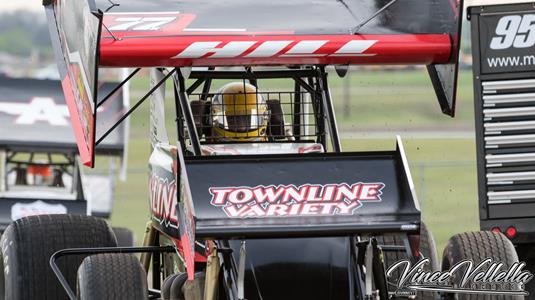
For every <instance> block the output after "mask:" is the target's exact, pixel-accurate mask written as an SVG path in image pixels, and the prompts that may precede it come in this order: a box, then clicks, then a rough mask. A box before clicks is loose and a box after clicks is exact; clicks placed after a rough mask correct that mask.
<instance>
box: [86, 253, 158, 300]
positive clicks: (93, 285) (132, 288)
mask: <svg viewBox="0 0 535 300" xmlns="http://www.w3.org/2000/svg"><path fill="white" fill-rule="evenodd" d="M77 293H78V299H80V300H101V299H114V300H145V299H148V288H147V277H146V273H145V271H144V270H143V267H142V266H141V263H140V262H139V260H138V259H137V258H136V256H134V255H132V254H121V253H106V254H97V255H91V256H88V257H86V258H85V259H84V261H83V262H82V265H81V266H80V268H79V269H78V280H77Z"/></svg>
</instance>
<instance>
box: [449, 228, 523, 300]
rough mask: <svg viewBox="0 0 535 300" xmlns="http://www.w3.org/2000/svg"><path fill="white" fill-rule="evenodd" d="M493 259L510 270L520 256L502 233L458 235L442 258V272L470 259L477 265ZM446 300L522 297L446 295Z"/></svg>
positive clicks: (488, 232) (481, 232) (466, 233)
mask: <svg viewBox="0 0 535 300" xmlns="http://www.w3.org/2000/svg"><path fill="white" fill-rule="evenodd" d="M487 258H492V259H493V260H494V261H499V262H503V263H504V268H505V269H506V268H508V267H509V266H511V265H512V264H513V263H514V262H518V256H517V254H516V251H515V248H514V246H513V244H512V243H511V241H510V240H509V239H507V238H506V237H505V236H504V235H503V234H501V233H494V232H490V231H478V232H465V233H461V234H456V235H454V236H453V237H451V238H450V240H449V241H448V244H447V245H446V248H445V249H444V254H443V258H442V270H443V271H446V270H449V269H450V268H451V266H452V265H454V264H456V263H458V262H460V261H462V260H465V259H468V260H472V261H473V262H474V263H475V264H478V263H480V262H481V261H483V260H485V259H487ZM445 296H446V297H445V299H458V300H477V299H485V300H498V299H499V300H520V299H524V297H522V296H503V295H499V296H491V295H467V294H446V295H445Z"/></svg>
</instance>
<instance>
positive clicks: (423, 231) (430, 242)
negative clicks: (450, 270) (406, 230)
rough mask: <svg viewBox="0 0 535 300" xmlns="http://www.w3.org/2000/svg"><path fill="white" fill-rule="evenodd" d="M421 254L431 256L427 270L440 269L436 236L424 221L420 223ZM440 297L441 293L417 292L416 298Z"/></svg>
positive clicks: (421, 299)
mask: <svg viewBox="0 0 535 300" xmlns="http://www.w3.org/2000/svg"><path fill="white" fill-rule="evenodd" d="M420 255H421V256H423V257H424V258H429V264H428V265H427V268H426V271H431V272H435V271H440V266H439V263H438V254H437V246H436V244H435V238H434V237H433V233H432V232H431V230H429V228H427V225H425V223H424V222H421V223H420ZM438 297H439V295H438V293H436V292H417V293H416V299H418V300H427V299H438Z"/></svg>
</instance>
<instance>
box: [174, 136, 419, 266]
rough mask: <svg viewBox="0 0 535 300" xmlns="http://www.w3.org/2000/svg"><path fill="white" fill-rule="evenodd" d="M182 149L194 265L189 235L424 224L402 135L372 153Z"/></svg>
mask: <svg viewBox="0 0 535 300" xmlns="http://www.w3.org/2000/svg"><path fill="white" fill-rule="evenodd" d="M177 152H178V154H177V155H178V156H179V160H178V161H179V162H180V164H179V169H180V171H178V172H180V174H178V175H179V176H177V178H179V180H180V185H179V187H178V195H179V196H178V197H179V199H178V207H179V209H178V211H179V212H178V220H179V222H180V223H179V226H178V230H180V236H182V242H183V244H184V251H185V252H184V253H185V256H186V260H187V261H190V263H191V262H192V260H190V259H191V258H192V256H190V257H188V256H189V255H192V253H193V251H192V249H193V246H194V245H193V244H194V243H190V244H189V245H188V242H187V241H195V240H196V239H197V238H207V239H219V238H270V237H271V238H274V237H282V236H300V237H303V236H335V235H348V234H355V233H359V232H366V233H370V232H372V233H384V232H409V233H410V232H417V231H418V230H419V224H420V210H419V206H418V203H417V200H416V196H415V195H414V191H413V184H412V179H411V175H410V173H409V169H408V165H407V161H406V158H405V154H404V151H403V145H402V144H401V140H400V139H399V138H398V145H397V149H396V150H395V151H384V152H373V153H336V154H335V153H326V154H309V155H307V156H302V155H276V156H267V155H266V156H262V158H261V159H260V158H259V157H258V156H242V155H239V156H228V157H226V158H225V157H211V156H201V157H183V156H182V151H180V150H179V151H177ZM311 170H322V171H321V172H313V171H312V172H311ZM175 234H176V233H175ZM175 236H176V235H175ZM188 250H189V251H188Z"/></svg>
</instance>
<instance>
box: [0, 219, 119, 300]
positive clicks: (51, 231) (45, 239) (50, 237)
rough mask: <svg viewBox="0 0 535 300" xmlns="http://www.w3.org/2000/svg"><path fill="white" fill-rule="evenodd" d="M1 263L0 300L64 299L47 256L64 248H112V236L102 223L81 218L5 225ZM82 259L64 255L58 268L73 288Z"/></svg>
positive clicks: (34, 220)
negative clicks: (2, 286) (2, 267)
mask: <svg viewBox="0 0 535 300" xmlns="http://www.w3.org/2000/svg"><path fill="white" fill-rule="evenodd" d="M0 245H1V249H2V251H1V254H2V258H1V259H2V261H3V263H4V267H5V268H4V287H5V290H3V291H0V297H1V298H2V299H9V300H19V299H24V300H27V299H39V300H42V299H54V300H55V299H68V297H67V294H66V293H65V291H64V290H63V287H61V285H60V284H59V281H58V280H57V278H56V276H55V275H54V273H53V272H52V269H51V268H50V265H49V260H50V256H52V254H53V253H54V252H56V251H58V250H61V249H65V248H86V247H114V246H116V241H115V237H114V236H113V233H112V232H111V229H110V228H109V227H108V224H107V223H106V222H105V221H104V220H102V219H98V218H95V217H90V216H81V215H41V216H32V217H27V218H22V219H19V220H17V221H15V222H13V223H12V224H11V225H9V226H8V227H7V229H6V231H5V232H4V234H3V235H2V239H1V242H0ZM83 258H84V256H67V257H63V258H61V259H60V260H59V261H58V266H59V268H60V270H61V272H62V273H63V275H64V276H65V278H66V279H67V281H68V282H69V285H70V286H71V287H72V288H73V289H74V287H75V283H76V271H77V269H78V266H79V265H80V263H81V262H82V259H83Z"/></svg>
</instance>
